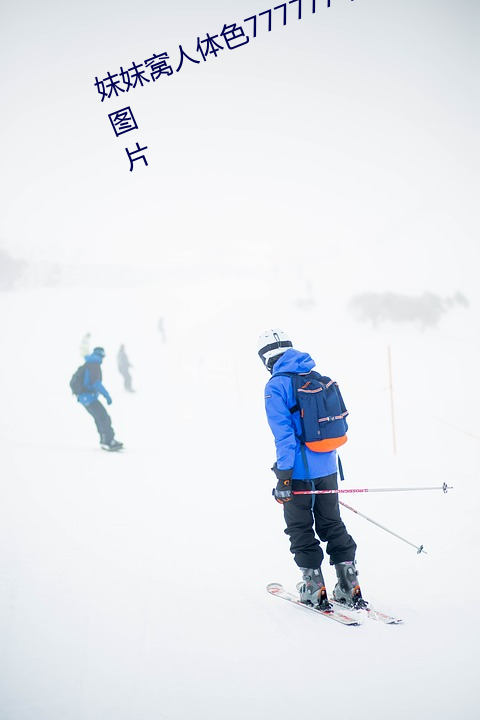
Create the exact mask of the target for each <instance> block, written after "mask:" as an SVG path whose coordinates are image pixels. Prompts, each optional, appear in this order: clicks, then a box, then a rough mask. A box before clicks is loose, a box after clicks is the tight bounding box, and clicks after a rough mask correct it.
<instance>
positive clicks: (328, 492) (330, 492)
mask: <svg viewBox="0 0 480 720" xmlns="http://www.w3.org/2000/svg"><path fill="white" fill-rule="evenodd" d="M413 490H443V492H444V493H446V492H448V490H453V486H452V485H447V483H443V485H441V486H438V487H416V488H345V489H343V488H342V489H341V490H294V491H293V493H292V495H334V494H337V493H367V492H412V491H413Z"/></svg>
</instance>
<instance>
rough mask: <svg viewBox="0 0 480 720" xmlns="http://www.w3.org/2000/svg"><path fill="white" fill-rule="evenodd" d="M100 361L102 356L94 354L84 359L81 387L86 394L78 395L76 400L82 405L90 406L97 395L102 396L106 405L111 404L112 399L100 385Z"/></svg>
mask: <svg viewBox="0 0 480 720" xmlns="http://www.w3.org/2000/svg"><path fill="white" fill-rule="evenodd" d="M102 360H103V356H102V355H100V354H96V353H95V352H93V353H92V354H91V355H87V356H86V357H85V363H86V368H85V375H84V380H83V385H84V387H85V388H86V390H87V392H82V393H80V395H78V398H77V399H78V402H79V403H81V404H82V405H85V406H88V405H91V403H93V402H94V401H95V400H97V399H98V396H99V395H103V397H104V398H105V400H106V401H107V404H108V405H110V404H111V402H112V398H111V397H110V395H109V394H108V392H107V391H106V390H105V388H104V387H103V385H102V369H101V367H100V366H101V364H102Z"/></svg>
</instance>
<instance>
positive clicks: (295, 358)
mask: <svg viewBox="0 0 480 720" xmlns="http://www.w3.org/2000/svg"><path fill="white" fill-rule="evenodd" d="M257 349H258V354H259V356H260V358H261V360H262V361H263V363H264V365H265V367H266V368H267V370H268V371H269V372H270V373H271V374H272V377H271V378H270V380H269V381H268V383H267V385H266V387H265V409H266V413H267V420H268V424H269V426H270V429H271V430H272V433H273V436H274V438H275V446H276V456H277V460H276V462H275V463H274V465H273V467H272V470H273V472H274V473H275V475H276V478H277V486H276V488H274V490H273V493H272V494H273V495H274V497H275V500H277V502H279V503H281V504H282V505H283V510H284V517H285V523H286V529H285V533H286V534H287V535H288V536H289V538H290V551H291V553H292V554H293V556H294V559H295V562H296V564H297V565H298V567H299V568H300V570H301V572H302V578H303V582H301V583H299V585H298V586H297V587H298V590H299V592H300V600H301V601H302V602H305V603H308V604H312V605H316V606H318V607H320V608H321V609H327V610H328V609H329V607H330V605H329V602H328V597H327V592H326V589H325V582H324V579H323V575H322V570H321V564H322V560H323V557H324V553H323V550H322V548H321V545H320V542H319V539H320V540H321V541H322V542H326V543H327V545H326V551H327V553H328V555H329V557H330V564H331V565H334V566H335V570H336V574H337V584H336V585H335V588H334V590H333V597H334V599H335V600H337V601H338V602H342V603H344V604H345V605H346V606H348V607H356V608H360V607H365V606H366V603H365V601H364V600H363V598H362V593H361V590H360V586H359V584H358V580H357V575H358V572H357V569H356V563H355V551H356V547H357V546H356V544H355V542H354V540H353V538H352V537H351V536H350V535H349V534H348V532H347V529H346V527H345V525H344V523H343V521H342V519H341V517H340V508H339V504H338V495H337V494H325V495H293V494H292V492H293V491H301V490H335V489H337V487H338V486H337V457H336V450H330V451H327V452H315V451H313V450H310V449H309V448H308V447H306V445H305V444H304V443H301V442H300V439H299V436H300V435H301V423H300V412H299V410H298V407H297V408H295V405H296V399H295V391H294V388H293V383H292V378H291V377H289V376H284V375H279V373H295V375H297V374H302V375H303V374H306V373H309V372H310V371H311V370H312V369H313V368H314V367H315V363H314V361H313V360H312V358H311V357H310V355H308V354H307V353H304V352H300V351H299V350H295V349H294V348H293V345H292V342H291V340H290V339H289V338H288V336H287V335H286V334H285V333H284V332H283V331H282V330H280V329H275V330H266V331H265V332H264V333H263V334H262V335H261V336H260V337H259V339H258V347H257Z"/></svg>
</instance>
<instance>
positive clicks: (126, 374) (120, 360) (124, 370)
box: [117, 345, 134, 392]
mask: <svg viewBox="0 0 480 720" xmlns="http://www.w3.org/2000/svg"><path fill="white" fill-rule="evenodd" d="M117 366H118V369H119V371H120V375H122V377H123V382H124V385H125V390H127V392H134V391H133V389H132V376H131V375H130V371H129V368H131V367H133V366H132V365H131V364H130V361H129V359H128V357H127V353H126V352H125V345H120V349H119V351H118V353H117Z"/></svg>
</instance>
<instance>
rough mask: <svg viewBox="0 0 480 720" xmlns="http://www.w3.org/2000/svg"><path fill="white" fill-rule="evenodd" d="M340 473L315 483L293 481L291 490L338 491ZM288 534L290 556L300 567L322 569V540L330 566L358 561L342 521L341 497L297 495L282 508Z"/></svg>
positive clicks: (310, 481) (317, 479)
mask: <svg viewBox="0 0 480 720" xmlns="http://www.w3.org/2000/svg"><path fill="white" fill-rule="evenodd" d="M337 487H338V486H337V473H333V475H327V476H326V477H322V478H315V479H313V480H293V481H292V490H294V491H295V490H336V489H337ZM283 512H284V516H285V522H286V524H287V527H286V530H285V533H286V534H287V535H288V536H289V537H290V552H291V553H292V554H293V556H294V558H295V562H296V563H297V565H298V566H299V567H301V568H302V567H303V568H319V567H320V565H321V562H322V560H323V557H324V555H323V550H322V548H321V546H320V542H319V538H320V540H321V541H322V542H326V543H327V547H326V550H327V553H328V555H329V556H330V565H336V564H337V563H341V562H346V561H348V560H354V559H355V550H356V549H357V546H356V544H355V541H354V540H353V538H352V537H351V536H350V535H349V534H348V532H347V529H346V527H345V525H344V524H343V521H342V518H341V517H340V506H339V504H338V495H337V494H336V493H332V494H331V495H295V496H294V497H293V499H292V500H290V501H289V502H287V503H285V504H284V506H283Z"/></svg>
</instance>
